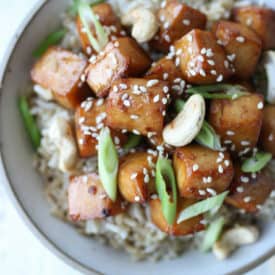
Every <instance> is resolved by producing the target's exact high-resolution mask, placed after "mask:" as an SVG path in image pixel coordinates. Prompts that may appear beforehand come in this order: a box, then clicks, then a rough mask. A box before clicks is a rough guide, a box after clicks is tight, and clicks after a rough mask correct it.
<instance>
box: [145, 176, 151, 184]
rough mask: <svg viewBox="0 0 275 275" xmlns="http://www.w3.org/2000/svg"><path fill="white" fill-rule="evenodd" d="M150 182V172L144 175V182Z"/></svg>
mask: <svg viewBox="0 0 275 275" xmlns="http://www.w3.org/2000/svg"><path fill="white" fill-rule="evenodd" d="M149 182H150V176H149V175H148V174H146V175H145V176H144V183H149Z"/></svg>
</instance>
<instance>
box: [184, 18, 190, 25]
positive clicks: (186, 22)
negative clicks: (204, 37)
mask: <svg viewBox="0 0 275 275" xmlns="http://www.w3.org/2000/svg"><path fill="white" fill-rule="evenodd" d="M182 23H183V25H185V26H189V25H190V24H191V21H190V20H189V19H183V21H182Z"/></svg>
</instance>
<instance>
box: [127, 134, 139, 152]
mask: <svg viewBox="0 0 275 275" xmlns="http://www.w3.org/2000/svg"><path fill="white" fill-rule="evenodd" d="M141 141H142V136H140V135H135V134H130V135H129V137H128V140H127V142H126V144H125V145H124V146H123V148H124V149H125V150H130V149H132V148H135V147H137V146H138V145H139V144H140V143H141Z"/></svg>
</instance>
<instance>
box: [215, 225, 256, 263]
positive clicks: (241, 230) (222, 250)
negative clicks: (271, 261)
mask: <svg viewBox="0 0 275 275" xmlns="http://www.w3.org/2000/svg"><path fill="white" fill-rule="evenodd" d="M258 238H259V229H258V228H257V227H255V226H252V225H246V226H244V225H242V226H241V225H239V226H236V227H234V228H232V229H229V230H227V231H226V232H225V233H224V234H223V235H222V236H221V238H220V240H219V241H217V242H216V243H215V244H214V246H213V253H214V255H215V256H216V257H217V258H218V259H219V260H224V259H225V258H227V257H228V256H229V255H230V254H231V253H232V252H233V251H234V250H236V249H237V248H238V247H240V246H243V245H246V244H252V243H254V242H256V241H257V239H258Z"/></svg>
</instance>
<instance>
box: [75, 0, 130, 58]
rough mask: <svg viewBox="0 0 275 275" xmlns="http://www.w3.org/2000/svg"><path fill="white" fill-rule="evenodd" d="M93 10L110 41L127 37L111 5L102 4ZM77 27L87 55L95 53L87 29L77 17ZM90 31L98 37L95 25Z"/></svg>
mask: <svg viewBox="0 0 275 275" xmlns="http://www.w3.org/2000/svg"><path fill="white" fill-rule="evenodd" d="M91 9H92V11H93V12H94V13H95V15H97V16H98V19H99V22H100V23H101V25H102V26H103V27H104V30H105V32H106V33H107V34H108V36H109V41H112V40H115V39H117V38H118V37H121V36H124V35H126V32H125V31H124V30H122V27H121V24H120V21H119V19H118V18H117V16H116V14H115V12H114V11H113V8H112V6H111V5H110V4H108V3H101V4H98V5H96V6H93V7H92V8H91ZM76 26H77V31H78V34H79V38H80V42H81V45H82V48H83V51H84V52H85V53H86V54H87V55H91V54H92V53H95V50H94V49H93V47H92V45H91V43H90V40H89V38H88V35H87V32H86V31H85V27H84V25H83V24H82V21H81V19H80V17H79V16H77V18H76ZM90 31H91V33H92V34H93V35H94V37H97V35H96V30H95V27H94V25H93V24H91V26H90Z"/></svg>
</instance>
